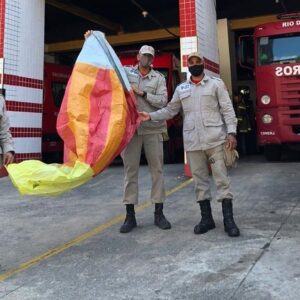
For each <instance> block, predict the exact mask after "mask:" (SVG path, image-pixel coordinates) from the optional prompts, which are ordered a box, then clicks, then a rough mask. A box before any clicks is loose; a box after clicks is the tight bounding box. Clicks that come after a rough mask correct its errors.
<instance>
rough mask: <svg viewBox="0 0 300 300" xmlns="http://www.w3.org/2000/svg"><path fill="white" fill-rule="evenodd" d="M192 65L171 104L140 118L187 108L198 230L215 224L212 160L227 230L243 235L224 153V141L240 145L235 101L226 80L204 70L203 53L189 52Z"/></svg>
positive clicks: (185, 127)
mask: <svg viewBox="0 0 300 300" xmlns="http://www.w3.org/2000/svg"><path fill="white" fill-rule="evenodd" d="M188 67H189V72H190V73H191V78H190V79H189V80H187V81H186V82H184V83H182V84H180V85H179V86H178V87H177V88H176V90H175V92H174V95H173V98H172V100H171V101H170V102H169V104H168V105H167V106H166V107H165V108H162V109H160V110H159V111H156V112H150V113H146V112H141V113H140V118H141V120H142V121H146V120H149V119H151V120H153V121H156V120H166V119H170V118H172V117H173V116H175V115H176V114H177V113H178V112H179V111H180V110H181V109H182V110H183V117H184V123H183V139H184V147H185V151H186V154H187V158H188V162H189V165H190V168H191V172H192V176H193V179H194V182H195V193H196V201H197V202H198V203H199V205H200V209H201V216H202V218H201V221H200V223H199V224H198V225H196V226H195V228H194V232H195V233H196V234H201V233H205V232H207V231H208V230H210V229H213V228H215V223H214V220H213V217H212V214H211V206H210V200H211V194H210V189H209V171H208V168H207V163H208V162H209V163H210V164H211V169H212V175H213V178H214V181H215V183H216V186H217V200H218V201H221V202H222V210H223V217H224V219H223V220H224V228H225V231H226V232H227V233H228V235H229V236H239V234H240V233H239V229H238V227H237V226H236V224H235V222H234V219H233V213H232V198H233V196H232V193H231V192H230V181H229V178H228V176H227V169H226V166H225V163H224V156H223V144H224V143H227V144H226V146H227V147H229V148H230V149H232V150H233V149H234V148H235V147H236V139H235V134H236V124H237V120H236V117H235V113H234V110H233V107H232V103H231V100H230V98H229V95H228V92H227V89H226V87H225V85H224V83H223V81H222V80H221V79H219V78H215V77H210V76H207V75H205V74H204V73H203V70H204V62H203V59H202V57H201V56H200V54H199V53H191V54H190V55H189V56H188Z"/></svg>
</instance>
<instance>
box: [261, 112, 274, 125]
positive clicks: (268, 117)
mask: <svg viewBox="0 0 300 300" xmlns="http://www.w3.org/2000/svg"><path fill="white" fill-rule="evenodd" d="M262 121H263V123H264V124H270V123H272V121H273V117H272V116H271V115H268V114H265V115H263V117H262Z"/></svg>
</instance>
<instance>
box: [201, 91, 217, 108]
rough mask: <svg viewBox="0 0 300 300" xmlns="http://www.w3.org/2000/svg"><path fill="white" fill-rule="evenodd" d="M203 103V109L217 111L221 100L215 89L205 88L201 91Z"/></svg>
mask: <svg viewBox="0 0 300 300" xmlns="http://www.w3.org/2000/svg"><path fill="white" fill-rule="evenodd" d="M201 105H202V110H203V111H216V110H218V109H219V102H218V99H217V97H216V95H215V91H214V90H213V89H205V90H203V91H202V92H201Z"/></svg>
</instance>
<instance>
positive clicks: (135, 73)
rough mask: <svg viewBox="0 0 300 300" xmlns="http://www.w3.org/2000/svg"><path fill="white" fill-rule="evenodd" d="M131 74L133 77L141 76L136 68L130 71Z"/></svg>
mask: <svg viewBox="0 0 300 300" xmlns="http://www.w3.org/2000/svg"><path fill="white" fill-rule="evenodd" d="M129 73H130V74H132V75H139V71H138V70H137V69H135V68H131V69H130V70H129Z"/></svg>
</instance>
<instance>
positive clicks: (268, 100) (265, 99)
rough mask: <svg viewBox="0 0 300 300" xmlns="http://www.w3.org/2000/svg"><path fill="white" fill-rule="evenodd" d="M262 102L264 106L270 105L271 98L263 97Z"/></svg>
mask: <svg viewBox="0 0 300 300" xmlns="http://www.w3.org/2000/svg"><path fill="white" fill-rule="evenodd" d="M260 101H261V103H262V104H265V105H267V104H269V103H270V102H271V98H270V96H269V95H263V96H262V97H261V98H260Z"/></svg>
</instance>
